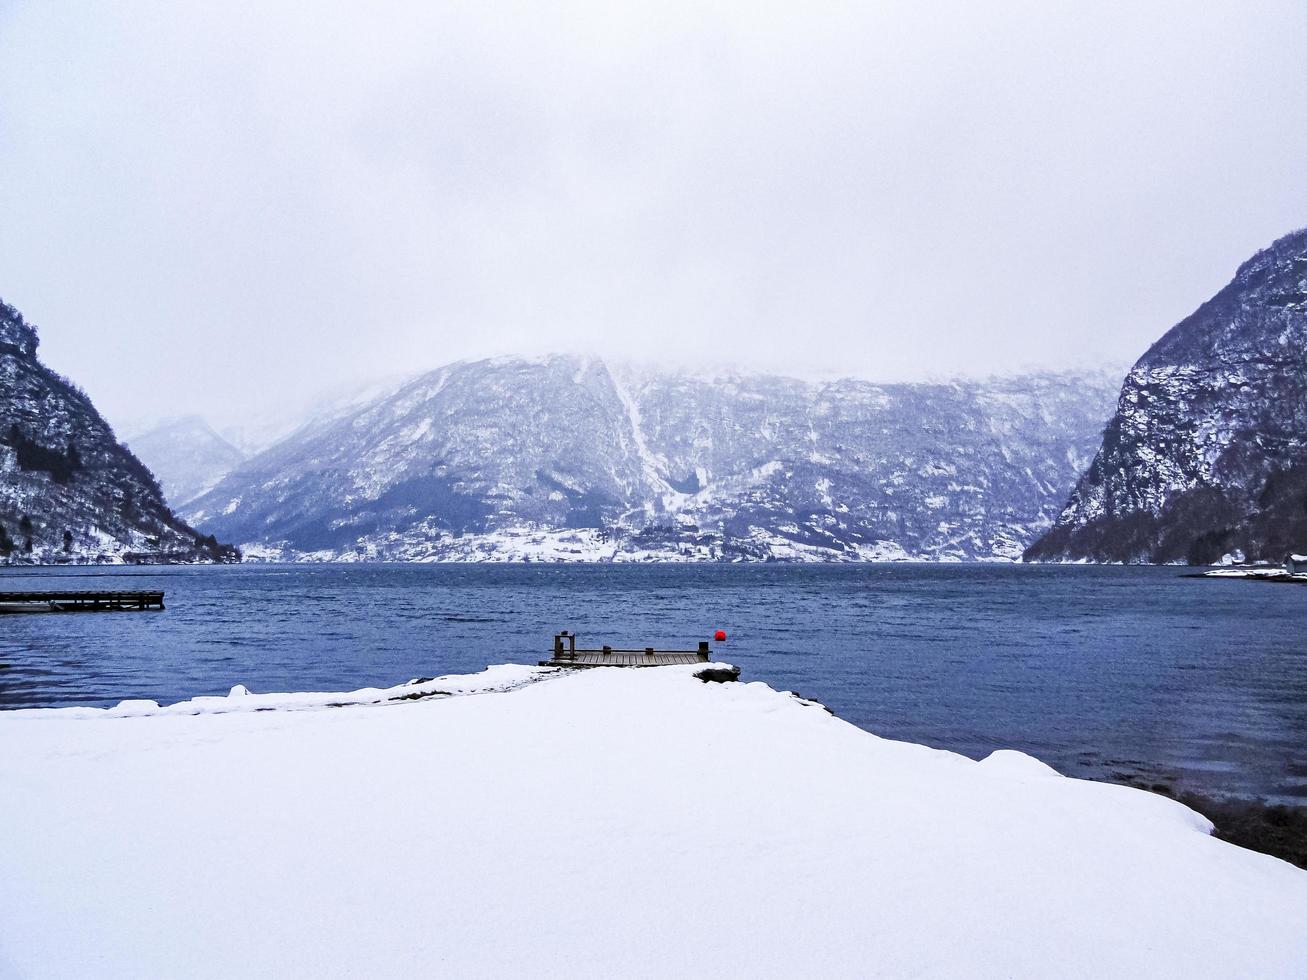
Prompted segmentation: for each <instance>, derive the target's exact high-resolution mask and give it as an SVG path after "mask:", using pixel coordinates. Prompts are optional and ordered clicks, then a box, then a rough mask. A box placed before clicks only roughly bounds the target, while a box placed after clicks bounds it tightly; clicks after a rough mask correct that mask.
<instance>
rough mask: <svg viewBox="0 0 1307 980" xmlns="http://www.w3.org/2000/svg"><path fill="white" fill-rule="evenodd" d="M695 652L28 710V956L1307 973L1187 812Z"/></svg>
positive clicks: (25, 961) (1, 801)
mask: <svg viewBox="0 0 1307 980" xmlns="http://www.w3.org/2000/svg"><path fill="white" fill-rule="evenodd" d="M694 670H695V668H693V667H685V668H681V667H664V668H653V669H644V670H616V669H597V670H588V671H547V670H538V669H535V668H513V667H508V668H496V669H493V670H491V671H489V672H487V673H486V674H482V675H477V676H476V677H475V678H461V679H460V678H441V679H439V681H438V682H437V681H431V682H424V684H422V685H416V686H417V687H420V688H422V690H427V689H430V690H432V691H433V692H434V691H435V690H440V691H442V692H444V693H445V694H447V695H449V696H438V695H435V694H434V693H433V694H432V696H429V697H422V698H417V699H409V700H395V699H394V698H391V697H390V696H388V695H387V694H386V692H384V691H383V692H369V693H368V694H366V695H362V694H360V696H358V697H356V698H353V699H352V700H353V702H356V703H350V702H351V697H350V696H344V695H314V696H299V697H300V698H312V699H316V700H315V701H314V705H317V707H315V706H313V705H310V704H309V702H308V700H296V699H295V698H294V697H291V698H290V701H288V702H286V703H283V704H273V703H271V702H266V703H260V702H259V701H258V700H257V699H258V698H259V697H260V696H259V695H239V694H238V695H237V696H236V697H233V698H219V699H212V700H214V701H224V702H225V701H231V702H232V703H233V705H235V704H237V703H239V704H240V705H242V706H250V707H255V708H257V707H272V708H273V709H274V710H228V711H220V712H210V711H206V710H200V711H198V712H197V711H189V713H182V710H183V709H180V708H177V707H175V706H174V707H172V708H164V709H153V710H152V709H149V708H148V706H144V705H138V706H137V709H132V711H130V712H128V713H136V714H144V715H145V716H144V717H115V714H116V713H117V714H122V713H124V712H123V711H120V710H118V709H111V710H109V711H107V712H95V711H85V712H83V711H29V712H12V713H5V714H0V787H3V792H0V828H3V829H2V830H0V975H17V976H23V977H28V976H31V977H46V976H49V977H67V976H79V977H93V976H178V977H181V976H185V977H190V976H212V977H232V976H343V975H352V976H367V977H379V976H410V975H414V976H432V975H438V976H460V977H461V976H486V975H523V974H526V975H556V976H597V977H598V976H603V977H613V976H629V975H643V976H647V975H662V976H705V975H714V976H795V975H807V976H812V975H821V974H835V975H844V976H855V975H856V976H875V975H888V976H903V975H909V974H910V975H914V976H959V975H964V976H1030V977H1047V976H1080V975H1097V976H1150V977H1157V976H1195V975H1201V976H1205V977H1210V976H1258V977H1274V976H1284V977H1289V976H1302V975H1304V974H1305V973H1307V930H1304V929H1303V923H1304V922H1307V873H1304V872H1301V871H1299V870H1297V869H1295V868H1293V867H1292V866H1290V865H1288V864H1286V863H1284V862H1281V861H1277V860H1275V859H1273V858H1269V857H1265V856H1262V855H1259V854H1254V853H1252V852H1249V851H1244V850H1240V849H1238V848H1235V847H1233V846H1231V845H1228V844H1225V843H1222V842H1220V841H1218V840H1216V839H1214V838H1212V837H1210V836H1208V834H1207V830H1208V824H1207V822H1206V821H1205V820H1204V819H1203V818H1202V817H1199V816H1198V815H1197V814H1195V813H1193V812H1192V811H1190V810H1188V809H1186V808H1185V807H1183V806H1181V805H1180V804H1178V803H1175V802H1172V801H1170V800H1167V799H1164V798H1162V797H1159V796H1154V795H1151V794H1148V793H1144V792H1140V791H1136V790H1131V789H1126V788H1123V787H1116V786H1108V785H1103V784H1097V783H1089V782H1082V781H1078V780H1072V779H1065V778H1063V777H1061V776H1058V775H1057V774H1056V773H1054V772H1053V771H1052V770H1051V769H1049V768H1048V767H1046V766H1043V765H1042V764H1040V763H1038V762H1036V761H1035V760H1033V759H1030V758H1029V757H1026V756H1023V755H1020V754H1019V753H1014V752H1001V753H996V754H995V755H994V756H992V757H991V758H990V759H987V760H985V761H984V762H980V763H976V762H972V761H970V760H967V759H964V758H962V757H961V756H957V755H953V754H950V753H946V752H939V751H934V750H931V749H927V748H924V747H921V746H917V745H911V744H907V743H901V742H892V741H887V740H884V739H880V738H876V737H875V736H872V735H869V734H867V733H865V732H863V731H861V730H859V729H857V728H854V727H853V726H851V725H848V724H846V723H844V722H842V721H840V720H838V719H836V718H834V717H832V716H830V715H829V714H828V713H827V712H826V711H824V710H822V709H821V708H820V707H819V706H814V705H811V704H809V703H806V702H802V701H800V700H798V699H796V698H794V697H792V696H789V695H786V694H781V693H777V692H775V691H773V690H771V689H769V688H768V687H766V686H764V685H762V684H710V683H703V682H701V681H698V680H696V679H695V678H694V677H693V676H692V674H693V672H694ZM413 687H414V686H411V685H406V686H403V687H401V688H395V689H389V691H390V692H397V691H398V692H403V691H408V692H409V693H413V690H412V689H413ZM378 693H380V694H381V695H382V696H379V697H378V696H375V695H377V694H378ZM459 695H465V696H459ZM267 697H273V696H267ZM276 697H279V698H284V697H286V696H276ZM207 703H208V702H207V701H206V700H205V699H197V700H196V701H192V702H185V704H186V705H190V706H191V708H196V707H199V708H204V707H205V705H206V704H207ZM327 704H347V705H348V706H346V707H340V708H327V707H321V706H322V705H327ZM286 707H296V708H310V709H311V710H279V709H282V708H286Z"/></svg>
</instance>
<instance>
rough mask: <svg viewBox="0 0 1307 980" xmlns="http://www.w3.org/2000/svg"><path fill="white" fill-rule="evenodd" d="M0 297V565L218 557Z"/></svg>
mask: <svg viewBox="0 0 1307 980" xmlns="http://www.w3.org/2000/svg"><path fill="white" fill-rule="evenodd" d="M37 347H38V338H37V333H36V329H35V328H34V327H33V326H32V325H31V324H28V323H27V322H26V321H25V320H24V319H23V317H22V315H21V314H20V313H19V312H18V311H17V310H16V309H14V308H13V307H12V306H9V305H8V304H6V303H4V302H3V301H0V563H4V564H13V563H51V562H56V563H59V562H85V561H122V560H127V561H202V560H218V561H226V560H231V559H233V558H235V557H236V555H235V552H234V551H233V550H232V549H229V548H225V547H223V546H221V545H219V544H218V543H217V541H216V540H214V539H212V538H206V537H204V536H202V535H201V534H199V533H198V532H196V531H195V530H194V529H193V528H191V527H190V526H189V525H188V524H187V523H186V522H185V521H183V520H182V519H180V518H179V517H177V516H176V515H175V514H174V513H173V512H172V510H171V509H169V507H168V505H167V503H166V502H165V501H164V497H163V493H162V491H161V490H160V488H159V485H158V483H157V482H156V481H155V479H154V476H153V475H152V474H151V473H150V471H149V470H148V469H147V468H146V467H145V466H144V465H142V464H141V462H140V460H138V459H137V458H136V457H135V456H134V455H132V453H131V451H130V450H128V449H127V448H126V447H124V446H122V445H119V443H118V440H117V439H116V438H115V437H114V434H113V430H112V429H110V428H109V425H108V423H106V422H105V421H104V419H103V418H102V417H101V416H100V413H99V412H97V411H96V410H95V406H94V405H92V404H91V401H90V399H89V398H87V396H86V394H85V393H84V392H82V391H81V390H79V389H78V388H76V387H75V386H74V385H72V384H71V383H70V382H69V381H67V380H66V379H64V378H62V377H60V376H59V375H57V374H55V373H54V372H53V371H51V370H50V369H49V368H47V367H46V366H45V365H44V364H42V363H41V362H40V360H39V359H38V358H37V356H36V351H37Z"/></svg>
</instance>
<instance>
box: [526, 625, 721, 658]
mask: <svg viewBox="0 0 1307 980" xmlns="http://www.w3.org/2000/svg"><path fill="white" fill-rule="evenodd" d="M711 659H712V656H711V652H710V651H709V649H708V641H707V640H700V641H699V648H698V649H697V650H655V649H654V648H653V647H645V648H644V649H642V650H641V649H622V648H619V647H608V646H605V647H596V648H594V649H590V650H585V649H579V648H578V647H577V645H576V634H575V633H569V632H567V631H566V630H564V631H563V632H561V633H556V634H555V635H554V655H553V657H552V658H551V659H549V660H541V661H540V666H541V667H666V666H668V665H670V664H706V663H708V662H709V661H710V660H711Z"/></svg>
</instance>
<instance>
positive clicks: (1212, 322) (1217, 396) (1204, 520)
mask: <svg viewBox="0 0 1307 980" xmlns="http://www.w3.org/2000/svg"><path fill="white" fill-rule="evenodd" d="M1305 449H1307V229H1305V230H1302V231H1297V232H1294V233H1293V234H1291V235H1287V236H1286V237H1284V238H1282V239H1280V240H1279V241H1277V242H1276V243H1275V244H1274V245H1272V246H1271V247H1270V248H1268V249H1266V250H1264V251H1262V252H1259V253H1257V255H1255V256H1253V258H1252V259H1250V260H1249V261H1248V262H1246V263H1244V265H1243V266H1241V267H1240V269H1239V271H1238V273H1237V274H1236V275H1235V277H1234V281H1233V282H1231V283H1230V284H1229V285H1228V286H1226V287H1225V288H1224V289H1222V290H1221V291H1220V292H1219V293H1217V294H1216V296H1214V297H1213V298H1212V299H1210V300H1209V301H1208V302H1206V303H1204V304H1203V305H1202V306H1201V307H1199V308H1198V310H1197V311H1196V312H1195V313H1194V314H1193V315H1191V316H1190V317H1188V318H1187V319H1185V320H1183V321H1182V322H1180V323H1179V324H1177V325H1176V326H1175V327H1173V328H1172V329H1171V330H1170V331H1169V332H1168V333H1167V334H1166V335H1165V336H1164V337H1162V339H1161V340H1159V341H1158V342H1157V343H1156V344H1154V345H1153V347H1152V348H1151V349H1150V350H1149V351H1148V353H1146V354H1145V355H1144V356H1143V357H1142V358H1140V360H1139V363H1137V364H1136V365H1135V366H1134V369H1133V370H1131V372H1130V374H1129V376H1128V377H1127V378H1126V381H1125V385H1124V387H1123V388H1122V389H1121V396H1120V401H1119V407H1118V409H1117V413H1116V415H1115V417H1114V418H1113V419H1112V421H1111V423H1110V424H1109V425H1108V427H1107V431H1106V432H1105V434H1104V436H1103V444H1102V447H1101V448H1100V449H1099V451H1098V455H1097V456H1095V458H1094V461H1093V463H1092V465H1091V466H1090V467H1089V470H1088V472H1086V473H1085V474H1084V476H1083V477H1082V478H1081V479H1080V481H1079V483H1078V484H1077V485H1076V487H1075V490H1074V492H1073V493H1072V495H1071V499H1070V502H1069V503H1068V504H1067V506H1066V508H1065V510H1064V511H1063V513H1062V515H1061V516H1060V517H1059V518H1058V521H1057V524H1056V525H1055V526H1054V527H1053V528H1052V530H1050V531H1049V533H1048V534H1046V535H1045V536H1044V537H1043V538H1041V539H1040V540H1039V541H1038V542H1036V543H1035V544H1034V545H1033V546H1032V547H1031V548H1030V549H1029V551H1028V552H1027V553H1026V557H1027V558H1028V559H1031V560H1041V561H1049V560H1081V559H1089V560H1093V561H1125V562H1188V563H1190V564H1210V563H1214V562H1218V561H1220V560H1221V559H1222V558H1224V557H1225V556H1227V555H1228V556H1232V557H1233V558H1234V559H1235V560H1242V559H1247V560H1250V561H1251V560H1261V559H1265V560H1270V561H1276V562H1278V561H1282V560H1283V559H1284V557H1285V555H1286V554H1288V553H1289V552H1291V551H1302V550H1304V549H1307V457H1305V456H1304V450H1305Z"/></svg>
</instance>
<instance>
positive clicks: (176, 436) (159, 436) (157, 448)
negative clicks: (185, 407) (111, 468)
mask: <svg viewBox="0 0 1307 980" xmlns="http://www.w3.org/2000/svg"><path fill="white" fill-rule="evenodd" d="M126 441H127V444H128V446H129V447H130V448H131V450H132V452H134V453H135V454H136V456H137V458H138V459H140V460H142V461H143V462H145V463H146V464H147V465H148V466H149V467H150V470H151V472H153V473H154V474H155V476H157V477H158V479H159V482H160V483H161V484H162V485H163V490H164V493H165V494H167V497H168V501H169V502H170V503H171V504H172V505H173V506H174V507H179V508H180V507H182V506H184V505H185V504H186V502H187V501H189V500H192V499H194V498H195V497H198V496H199V495H200V494H202V493H204V492H205V491H207V490H211V489H213V487H214V486H215V485H216V484H217V483H218V481H219V480H221V479H222V478H223V477H224V476H226V475H227V474H228V473H230V472H231V471H232V470H234V469H235V468H236V467H237V466H239V465H240V464H241V463H242V462H244V461H245V453H243V452H241V451H240V450H239V449H237V448H236V447H235V446H233V445H232V444H231V443H230V442H228V441H227V440H226V439H224V438H223V437H222V436H220V435H218V433H216V432H214V431H213V428H212V427H211V426H210V425H209V423H208V422H206V421H204V419H202V418H200V417H199V416H198V415H187V416H183V417H180V418H171V419H165V420H164V421H162V422H160V423H159V424H157V425H155V426H153V427H151V428H150V429H148V430H146V431H143V432H140V433H136V434H133V435H130V436H129V437H128V438H127V440H126Z"/></svg>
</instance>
